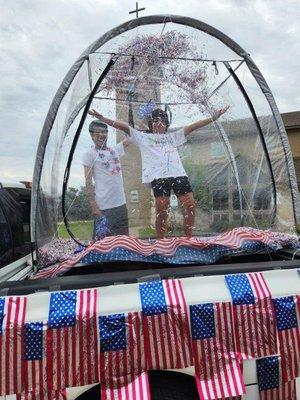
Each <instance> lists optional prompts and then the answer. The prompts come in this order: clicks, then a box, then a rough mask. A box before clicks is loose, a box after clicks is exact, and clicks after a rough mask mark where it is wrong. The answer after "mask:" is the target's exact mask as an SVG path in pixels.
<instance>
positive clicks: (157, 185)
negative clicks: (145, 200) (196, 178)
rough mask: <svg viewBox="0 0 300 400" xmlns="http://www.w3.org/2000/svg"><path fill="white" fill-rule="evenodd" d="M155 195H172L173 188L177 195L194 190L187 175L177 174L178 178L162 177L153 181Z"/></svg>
mask: <svg viewBox="0 0 300 400" xmlns="http://www.w3.org/2000/svg"><path fill="white" fill-rule="evenodd" d="M151 187H152V189H153V193H154V197H161V196H164V197H170V196H171V190H173V191H174V193H175V194H176V196H182V195H184V194H186V193H190V192H193V191H192V188H191V185H190V182H189V180H188V177H187V176H177V177H176V178H160V179H154V181H152V182H151Z"/></svg>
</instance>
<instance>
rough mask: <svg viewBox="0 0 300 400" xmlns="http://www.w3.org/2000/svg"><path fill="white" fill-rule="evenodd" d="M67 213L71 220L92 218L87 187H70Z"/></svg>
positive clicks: (67, 194) (67, 195)
mask: <svg viewBox="0 0 300 400" xmlns="http://www.w3.org/2000/svg"><path fill="white" fill-rule="evenodd" d="M65 200H66V213H67V218H68V220H69V221H80V220H88V219H91V210H90V205H89V201H88V198H87V194H86V189H85V187H84V186H81V187H80V189H76V188H74V187H70V188H68V190H67V192H66V199H65Z"/></svg>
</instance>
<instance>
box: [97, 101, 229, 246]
mask: <svg viewBox="0 0 300 400" xmlns="http://www.w3.org/2000/svg"><path fill="white" fill-rule="evenodd" d="M227 109H228V107H225V108H223V109H221V110H217V111H215V112H214V114H213V116H212V117H211V118H207V119H204V120H199V121H196V122H194V123H192V124H190V125H187V126H185V127H183V128H180V129H178V130H176V131H172V132H168V128H169V120H168V116H167V114H166V112H165V111H163V110H162V109H160V108H157V109H155V110H153V111H152V113H151V116H150V117H149V120H148V125H149V131H148V132H144V131H139V130H137V129H134V128H132V127H131V126H130V125H128V124H127V123H126V122H123V121H118V120H117V121H114V120H112V119H109V118H106V117H104V116H103V115H101V114H99V113H98V112H97V111H95V110H90V111H89V114H90V115H92V116H93V117H95V118H97V119H98V120H100V121H102V122H104V123H106V124H107V125H110V126H112V127H114V128H115V129H118V130H121V131H123V132H124V133H125V134H127V135H129V136H130V138H131V140H132V142H134V143H136V144H137V145H138V147H139V149H140V151H141V157H142V182H143V183H144V184H146V185H149V184H150V185H151V187H152V189H153V193H154V197H155V207H156V233H157V238H158V239H162V238H164V237H165V235H166V230H167V218H168V209H169V205H170V195H171V190H173V191H174V193H175V195H176V196H177V198H178V199H179V202H180V204H181V207H182V213H183V229H184V234H185V236H186V237H191V236H192V230H193V226H194V222H195V200H194V196H193V191H192V188H191V185H190V182H189V180H188V177H187V174H186V172H185V169H184V167H183V165H182V162H181V159H180V156H179V153H178V149H177V148H178V147H179V146H181V145H182V144H184V143H185V142H186V140H187V136H188V135H189V134H190V133H192V132H193V131H195V130H197V129H200V128H202V127H204V126H206V125H208V124H210V123H212V122H213V121H215V120H216V119H218V118H219V117H220V116H221V115H222V114H224V113H225V112H226V111H227Z"/></svg>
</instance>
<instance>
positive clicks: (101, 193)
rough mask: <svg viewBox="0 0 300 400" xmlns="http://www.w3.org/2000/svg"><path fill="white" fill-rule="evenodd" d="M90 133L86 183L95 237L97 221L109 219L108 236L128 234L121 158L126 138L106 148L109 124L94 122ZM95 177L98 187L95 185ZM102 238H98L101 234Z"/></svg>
mask: <svg viewBox="0 0 300 400" xmlns="http://www.w3.org/2000/svg"><path fill="white" fill-rule="evenodd" d="M89 132H90V134H91V138H92V140H93V142H94V146H92V148H91V149H90V150H89V151H88V152H86V153H85V154H84V156H83V160H82V164H83V166H84V175H85V186H86V191H87V195H88V200H89V203H90V207H91V211H92V214H93V217H94V222H95V224H94V236H95V232H96V228H97V224H98V223H99V221H101V220H102V223H101V225H102V230H103V221H104V220H105V222H107V224H106V225H107V226H106V231H107V232H106V233H103V235H102V236H105V234H106V235H107V234H108V233H109V235H128V215H127V207H126V198H125V192H124V184H123V177H122V169H121V163H120V157H122V156H123V155H124V147H126V146H127V145H128V140H127V139H125V140H123V141H122V142H120V143H118V144H117V145H116V146H113V147H107V133H108V129H107V125H106V124H105V123H103V122H100V121H97V120H96V121H93V122H91V124H90V125H89ZM93 180H94V183H95V187H94V185H93ZM98 238H99V237H98Z"/></svg>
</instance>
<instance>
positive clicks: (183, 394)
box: [76, 371, 199, 400]
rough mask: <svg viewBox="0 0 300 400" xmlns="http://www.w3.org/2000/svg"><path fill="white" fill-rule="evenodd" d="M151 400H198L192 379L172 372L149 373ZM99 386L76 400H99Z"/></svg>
mask: <svg viewBox="0 0 300 400" xmlns="http://www.w3.org/2000/svg"><path fill="white" fill-rule="evenodd" d="M149 384H150V391H151V400H199V396H198V392H197V387H196V382H195V379H194V377H192V376H190V375H186V374H182V373H180V372H173V371H149ZM99 392H100V385H96V386H93V387H92V388H91V389H89V390H87V391H86V392H84V393H82V394H81V395H80V396H79V397H77V399H76V400H100V393H99Z"/></svg>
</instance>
